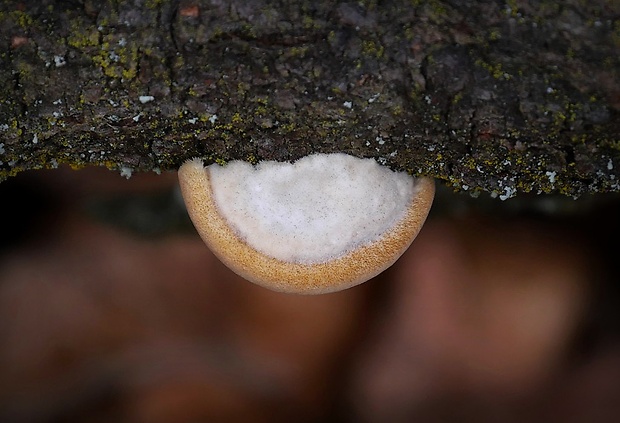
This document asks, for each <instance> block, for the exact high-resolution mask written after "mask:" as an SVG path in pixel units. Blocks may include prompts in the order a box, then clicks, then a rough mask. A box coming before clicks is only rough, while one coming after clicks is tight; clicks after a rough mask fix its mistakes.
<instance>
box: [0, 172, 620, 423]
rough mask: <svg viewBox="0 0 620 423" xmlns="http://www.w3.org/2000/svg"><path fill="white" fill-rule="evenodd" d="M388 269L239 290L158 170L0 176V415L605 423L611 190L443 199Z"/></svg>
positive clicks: (614, 367) (613, 306)
mask: <svg viewBox="0 0 620 423" xmlns="http://www.w3.org/2000/svg"><path fill="white" fill-rule="evenodd" d="M438 188H439V190H438V196H437V199H436V203H435V205H434V208H433V211H432V212H431V216H430V217H429V219H428V221H427V223H426V225H425V227H424V228H423V230H422V232H421V233H420V235H419V236H418V238H417V239H416V241H414V243H413V245H412V247H411V248H410V249H409V250H408V251H407V252H406V253H405V255H404V256H403V257H402V258H401V259H400V260H399V261H398V262H397V263H396V265H394V266H393V267H392V268H390V269H389V270H388V271H386V272H384V273H383V274H382V275H380V276H379V277H377V278H375V279H373V280H371V281H369V282H367V283H365V284H363V285H360V286H358V287H355V288H352V289H349V290H346V291H344V292H340V293H336V294H328V295H323V296H316V297H303V296H294V295H285V294H278V293H274V292H271V291H267V290H265V289H264V288H260V287H257V286H254V285H252V284H251V283H249V282H246V281H244V280H243V279H241V278H240V277H238V276H236V275H235V274H234V273H232V272H230V271H229V270H228V269H226V268H225V267H224V266H223V265H222V264H221V263H220V262H219V261H218V260H217V259H216V258H215V257H214V256H213V255H212V254H211V253H210V252H209V251H208V250H207V248H206V246H205V245H204V244H203V243H202V241H201V240H200V238H199V237H198V236H197V234H196V233H195V231H194V229H193V227H192V226H191V223H190V222H189V220H188V218H187V216H186V213H185V210H184V208H183V204H182V201H181V198H180V195H179V192H178V189H177V184H176V174H174V173H168V174H162V175H154V174H150V175H147V174H141V175H134V176H133V177H132V178H131V179H129V180H126V179H125V178H122V177H120V176H119V175H118V174H115V173H113V172H109V171H107V170H104V169H95V168H87V169H83V170H79V171H75V170H70V169H68V168H60V169H56V170H53V171H39V172H31V173H23V174H20V175H18V176H17V177H14V178H11V179H9V180H7V181H5V182H3V183H1V184H0V204H1V205H2V207H1V208H2V210H3V218H2V220H3V224H2V226H1V227H2V237H1V239H0V243H1V245H0V422H67V423H68V422H89V423H91V422H93V423H94V422H131V423H134V422H136V423H141V422H152V423H176V422H181V423H185V422H187V423H190V422H276V423H277V422H342V423H347V422H369V423H374V422H396V423H398V422H412V421H416V422H492V423H494V422H498V423H504V422H507V423H510V422H523V421H528V422H595V423H596V422H616V421H620V339H619V337H618V335H619V334H620V317H619V313H618V311H619V310H620V291H619V289H618V288H619V285H620V284H619V281H618V274H619V272H618V260H617V255H618V253H617V249H616V245H617V244H618V239H619V237H618V235H619V233H620V231H619V221H620V213H619V211H620V202H619V198H618V196H617V195H599V196H597V197H583V198H580V199H578V200H575V199H571V198H565V197H554V196H527V195H522V196H519V197H517V198H515V199H510V200H507V201H505V202H502V201H500V200H497V199H491V198H490V197H489V196H488V195H487V194H484V193H483V194H481V195H480V196H479V197H478V198H472V197H471V196H470V195H468V194H465V195H463V194H456V193H453V192H452V191H451V190H449V189H447V188H446V187H444V186H439V187H438Z"/></svg>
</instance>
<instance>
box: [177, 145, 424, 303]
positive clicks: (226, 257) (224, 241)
mask: <svg viewBox="0 0 620 423" xmlns="http://www.w3.org/2000/svg"><path fill="white" fill-rule="evenodd" d="M179 183H180V186H181V192H182V194H183V198H184V200H185V204H186V206H187V210H188V213H189V215H190V218H191V220H192V222H193V223H194V226H195V227H196V230H197V231H198V233H199V234H200V236H201V238H202V239H203V241H204V242H205V243H206V244H207V245H208V246H209V248H210V249H211V251H213V253H214V254H215V255H216V256H217V257H218V258H219V259H220V260H221V261H222V262H224V264H226V265H227V266H228V267H229V268H230V269H232V270H233V271H234V272H235V273H237V274H239V275H240V276H242V277H244V278H245V279H247V280H249V281H251V282H254V283H256V284H258V285H262V286H264V287H266V288H269V289H272V290H275V291H281V292H288V293H298V294H321V293H327V292H334V291H340V290H342V289H346V288H349V287H352V286H354V285H357V284H360V283H362V282H365V281H367V280H368V279H370V278H372V277H374V276H376V275H378V274H379V273H381V272H382V271H383V270H385V269H386V268H388V267H389V266H391V265H392V264H393V263H394V262H395V261H396V260H397V259H398V258H399V257H400V256H401V255H402V253H403V252H404V251H405V250H406V249H407V248H408V247H409V245H410V244H411V242H412V241H413V239H414V238H415V237H416V235H417V234H418V232H419V231H420V228H421V227H422V225H423V223H424V221H425V219H426V216H427V215H428V212H429V209H430V207H431V204H432V202H433V197H434V193H435V184H434V181H433V179H431V178H426V177H422V178H414V177H412V176H410V175H408V174H407V173H405V172H394V171H392V170H390V169H388V168H386V167H384V166H381V165H379V164H378V163H377V162H375V161H374V160H372V159H360V158H357V157H353V156H349V155H346V154H342V153H334V154H313V155H310V156H306V157H304V158H302V159H299V160H298V161H296V162H294V163H280V162H273V161H264V162H260V163H258V164H257V165H251V164H250V163H246V162H243V161H233V162H230V163H228V164H227V165H225V166H220V165H217V164H213V165H210V166H208V167H204V165H203V162H202V160H200V159H192V160H188V161H187V162H185V163H184V164H183V165H182V166H181V167H180V168H179Z"/></svg>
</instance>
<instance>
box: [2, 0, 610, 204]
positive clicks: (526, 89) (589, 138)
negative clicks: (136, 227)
mask: <svg viewBox="0 0 620 423" xmlns="http://www.w3.org/2000/svg"><path fill="white" fill-rule="evenodd" d="M0 4H1V6H0V43H1V47H0V179H1V178H6V177H7V176H9V175H14V174H16V173H18V172H20V171H22V170H26V169H37V168H45V167H54V166H57V165H59V164H61V163H68V164H70V165H72V166H75V167H81V166H85V165H103V166H107V167H108V168H111V169H120V170H121V172H122V173H123V174H126V175H129V174H131V173H132V172H136V171H164V170H174V169H176V168H177V167H178V166H179V165H180V164H181V163H182V162H183V161H184V160H186V159H187V158H190V157H193V156H200V157H203V158H204V159H205V161H206V162H207V163H211V162H214V161H215V162H226V161H228V160H232V159H242V160H247V161H250V162H256V161H259V160H280V161H282V160H294V159H296V158H299V157H301V156H304V155H307V154H310V153H313V152H335V151H339V152H346V153H350V154H353V155H357V156H363V157H374V158H375V159H377V160H378V161H379V162H381V163H384V164H386V165H388V166H390V167H392V168H394V169H400V170H407V171H409V172H411V173H413V174H427V175H432V176H434V177H436V178H439V179H441V180H444V181H446V182H447V183H448V184H449V185H452V186H454V187H455V188H456V189H462V190H470V191H474V192H475V191H479V190H485V191H489V192H491V193H493V194H494V195H498V196H499V197H500V198H508V197H510V196H512V195H514V194H515V193H517V192H545V193H547V192H560V193H563V194H567V195H572V196H577V195H580V194H582V193H586V192H605V191H619V190H620V185H619V184H618V180H619V178H618V177H617V176H616V173H617V169H619V168H620V4H619V3H618V2H617V0H606V1H605V0H598V1H597V0H594V1H592V0H591V1H582V0H567V1H564V2H556V1H550V0H538V1H537V0H534V1H531V0H530V1H525V0H523V1H519V0H509V1H490V0H489V1H482V0H481V1H462V0H450V1H440V0H429V1H419V0H409V1H406V0H392V1H382V2H379V1H362V0H360V1H358V2H334V1H303V0H298V1H283V0H280V1H277V0H228V1H226V0H191V1H190V0H177V1H174V0H170V1H165V0H130V1H113V0H107V1H101V2H100V1H94V0H75V1H53V0H24V1H7V0H3V1H1V3H0Z"/></svg>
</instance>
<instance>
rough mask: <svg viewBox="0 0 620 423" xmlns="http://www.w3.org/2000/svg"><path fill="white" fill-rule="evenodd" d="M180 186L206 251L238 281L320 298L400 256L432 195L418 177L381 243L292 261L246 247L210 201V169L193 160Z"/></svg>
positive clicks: (185, 166) (431, 185)
mask: <svg viewBox="0 0 620 423" xmlns="http://www.w3.org/2000/svg"><path fill="white" fill-rule="evenodd" d="M179 183H180V186H181V191H182V193H183V198H184V200H185V204H186V206H187V210H188V213H189V215H190V217H191V219H192V222H193V223H194V225H195V227H196V230H197V231H198V233H199V234H200V237H201V238H202V239H203V241H204V242H205V243H206V244H207V245H208V246H209V248H210V249H211V251H212V252H213V253H214V254H215V255H216V256H217V257H218V258H219V259H220V260H221V261H222V262H223V263H224V264H226V266H228V267H229V268H230V269H232V270H233V271H234V272H235V273H237V274H239V275H240V276H242V277H243V278H245V279H247V280H249V281H250V282H254V283H256V284H258V285H261V286H264V287H266V288H269V289H272V290H274V291H280V292H288V293H297V294H323V293H328V292H334V291H340V290H343V289H346V288H350V287H352V286H355V285H358V284H360V283H363V282H366V281H367V280H368V279H370V278H372V277H374V276H376V275H378V274H379V273H381V272H382V271H384V270H385V269H387V268H388V267H390V266H391V265H392V264H394V262H395V261H396V260H397V259H398V258H399V257H400V256H401V255H402V254H403V252H405V250H406V249H407V248H408V247H409V245H411V242H413V240H414V239H415V237H416V236H417V234H418V232H419V231H420V229H421V227H422V225H423V224H424V221H425V220H426V216H427V215H428V211H429V210H430V207H431V204H432V202H433V197H434V194H435V183H434V181H433V180H432V179H431V178H418V179H417V181H416V195H414V197H413V198H412V200H411V203H410V205H409V208H408V210H407V212H406V215H405V217H404V218H403V219H402V220H401V221H399V222H398V223H397V224H396V225H395V226H394V227H393V228H392V229H391V230H390V231H389V232H387V233H385V234H384V235H383V236H382V237H381V238H380V239H378V240H377V241H374V242H372V243H369V244H366V245H363V246H362V247H360V248H358V249H356V250H354V251H350V252H348V253H346V254H344V255H342V256H340V257H337V258H335V259H333V260H329V261H327V262H322V263H315V264H304V263H291V262H285V261H282V260H278V259H275V258H273V257H269V256H267V255H265V254H263V253H262V252H259V251H257V250H255V249H254V248H252V247H251V246H250V245H248V244H247V243H246V242H245V241H244V240H243V239H241V238H240V237H239V236H238V235H237V234H236V233H235V232H234V231H233V230H232V229H231V227H230V225H229V224H228V222H227V221H226V219H225V217H223V216H221V214H220V213H219V210H218V208H217V205H216V204H215V201H214V198H213V190H212V187H211V181H210V177H209V169H208V168H205V167H204V166H203V164H202V161H201V160H199V159H194V160H190V161H188V162H186V163H185V164H183V166H181V168H180V169H179Z"/></svg>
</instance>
